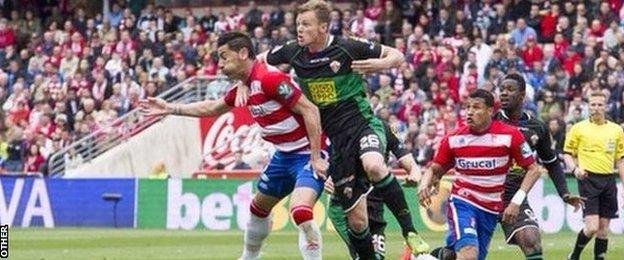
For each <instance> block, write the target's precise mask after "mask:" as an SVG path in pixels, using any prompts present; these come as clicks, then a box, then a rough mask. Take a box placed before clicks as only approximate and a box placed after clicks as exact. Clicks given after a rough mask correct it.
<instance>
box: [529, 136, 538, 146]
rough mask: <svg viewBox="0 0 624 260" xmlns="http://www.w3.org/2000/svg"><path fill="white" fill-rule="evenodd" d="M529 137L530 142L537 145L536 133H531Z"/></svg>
mask: <svg viewBox="0 0 624 260" xmlns="http://www.w3.org/2000/svg"><path fill="white" fill-rule="evenodd" d="M530 139H531V143H532V144H533V145H537V142H538V141H539V136H537V135H532V136H531V138H530Z"/></svg>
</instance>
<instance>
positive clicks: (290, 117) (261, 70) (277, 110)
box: [224, 61, 310, 152]
mask: <svg viewBox="0 0 624 260" xmlns="http://www.w3.org/2000/svg"><path fill="white" fill-rule="evenodd" d="M246 84H247V86H249V87H250V90H251V93H250V96H249V99H248V100H247V109H249V113H250V114H251V116H252V117H253V119H254V120H255V121H256V122H257V123H258V125H260V127H261V128H262V138H263V139H264V140H266V141H268V142H270V143H272V144H273V145H275V148H276V149H277V150H279V151H282V152H295V151H297V152H300V151H306V150H308V149H309V147H310V143H309V141H308V135H307V132H306V129H305V124H304V121H303V117H302V116H301V115H298V114H295V113H293V112H292V111H291V110H290V109H291V107H293V106H294V105H295V104H296V103H297V101H298V100H299V98H300V97H301V90H300V89H299V87H298V86H297V85H296V83H294V82H293V81H292V79H291V78H290V77H289V76H288V75H286V74H285V73H283V72H281V71H279V70H278V69H277V68H275V67H270V66H269V65H267V64H265V63H263V62H260V61H256V62H255V63H254V65H253V69H252V70H251V75H250V76H249V79H248V81H247V82H246ZM224 99H225V103H226V104H227V105H229V106H234V101H235V99H236V88H232V89H230V90H229V91H228V92H227V93H226V94H225V97H224Z"/></svg>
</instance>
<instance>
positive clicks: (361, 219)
mask: <svg viewBox="0 0 624 260" xmlns="http://www.w3.org/2000/svg"><path fill="white" fill-rule="evenodd" d="M343 207H344V205H343ZM346 214H347V222H348V226H349V232H348V233H349V234H348V235H349V240H350V241H351V242H352V243H353V247H354V248H355V251H356V252H357V254H358V256H359V259H376V258H377V257H376V255H375V249H374V248H373V237H372V234H371V233H370V229H369V227H368V216H367V210H366V199H365V197H362V198H361V199H359V200H357V201H356V202H355V204H354V205H353V206H352V207H351V208H347V211H346Z"/></svg>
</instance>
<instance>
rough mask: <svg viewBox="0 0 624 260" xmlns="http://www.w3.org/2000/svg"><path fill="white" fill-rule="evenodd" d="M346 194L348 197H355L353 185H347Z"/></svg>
mask: <svg viewBox="0 0 624 260" xmlns="http://www.w3.org/2000/svg"><path fill="white" fill-rule="evenodd" d="M344 195H345V196H346V197H347V199H351V197H353V190H352V189H351V187H346V188H345V189H344Z"/></svg>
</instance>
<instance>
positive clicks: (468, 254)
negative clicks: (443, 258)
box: [457, 246, 479, 260]
mask: <svg viewBox="0 0 624 260" xmlns="http://www.w3.org/2000/svg"><path fill="white" fill-rule="evenodd" d="M477 257H479V250H478V249H477V247H475V246H467V247H463V248H462V249H460V250H459V252H457V260H476V259H477Z"/></svg>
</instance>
